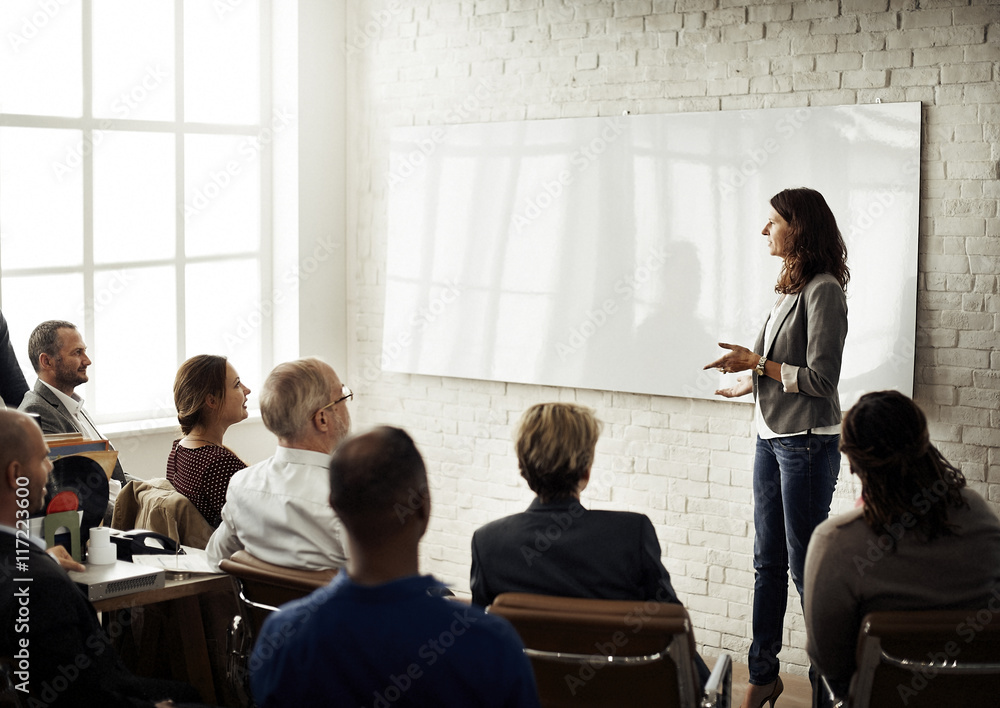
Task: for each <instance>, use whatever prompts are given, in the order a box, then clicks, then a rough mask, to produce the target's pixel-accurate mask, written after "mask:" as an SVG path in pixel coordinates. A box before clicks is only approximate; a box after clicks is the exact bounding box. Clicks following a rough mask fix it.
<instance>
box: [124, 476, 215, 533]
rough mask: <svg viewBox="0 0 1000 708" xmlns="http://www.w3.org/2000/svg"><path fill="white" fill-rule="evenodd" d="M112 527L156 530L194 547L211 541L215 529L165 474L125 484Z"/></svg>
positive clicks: (125, 529) (126, 529)
mask: <svg viewBox="0 0 1000 708" xmlns="http://www.w3.org/2000/svg"><path fill="white" fill-rule="evenodd" d="M111 527H112V528H115V529H121V530H123V531H128V530H131V529H147V530H149V531H155V532H157V533H161V534H163V535H164V536H169V537H170V538H172V539H174V540H175V541H178V542H179V543H181V544H183V545H185V546H192V547H194V548H204V547H205V546H206V545H208V539H209V538H211V536H212V532H213V531H214V530H215V529H213V528H212V526H211V525H210V524H209V523H208V522H207V521H205V517H204V516H202V515H201V513H200V512H199V511H198V510H197V509H196V508H195V506H194V504H192V503H191V501H190V500H189V499H188V498H187V497H186V496H184V495H183V494H181V493H180V492H178V491H177V490H176V489H174V486H173V485H172V484H170V482H168V481H167V480H166V479H164V478H162V477H160V478H157V479H150V480H147V481H142V480H132V481H131V482H129V483H128V484H126V485H125V486H124V487H122V491H121V492H120V493H119V494H118V499H117V500H115V513H114V517H113V518H112V520H111Z"/></svg>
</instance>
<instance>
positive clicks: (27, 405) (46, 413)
mask: <svg viewBox="0 0 1000 708" xmlns="http://www.w3.org/2000/svg"><path fill="white" fill-rule="evenodd" d="M18 410H19V411H21V412H23V413H33V414H35V415H37V416H38V424H39V425H40V426H41V428H42V432H43V433H45V434H46V435H53V434H58V433H81V434H82V433H83V431H82V430H80V426H79V424H78V423H77V422H76V419H75V418H73V416H72V415H71V414H70V412H69V410H67V408H66V406H64V405H63V402H62V401H60V400H59V397H58V396H57V395H56V394H55V393H53V392H52V389H50V388H49V387H48V386H46V385H45V384H43V383H42V382H41V381H35V387H34V388H33V389H32V390H30V391H28V392H27V393H25V394H24V400H22V401H21V405H20V406H19V407H18ZM81 413H82V414H83V415H87V414H86V412H85V411H82V410H81ZM90 424H91V425H94V422H93V421H91V422H90ZM94 430H97V426H96V425H95V426H94ZM111 478H112V479H117V480H118V481H119V482H121V483H122V484H125V482H126V479H125V471H124V470H123V469H122V463H121V462H116V463H115V471H114V473H113V474H112V475H111Z"/></svg>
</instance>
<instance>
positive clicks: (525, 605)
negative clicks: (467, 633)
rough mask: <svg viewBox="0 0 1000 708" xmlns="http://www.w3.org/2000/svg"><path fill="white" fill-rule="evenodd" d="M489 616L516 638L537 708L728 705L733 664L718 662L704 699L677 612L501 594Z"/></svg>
mask: <svg viewBox="0 0 1000 708" xmlns="http://www.w3.org/2000/svg"><path fill="white" fill-rule="evenodd" d="M489 612H490V613H492V614H496V615H499V616H501V617H505V618H506V619H508V620H509V621H510V622H511V623H512V624H513V625H514V628H515V629H516V630H517V632H518V634H519V635H520V636H521V640H522V641H523V642H524V646H525V650H524V652H525V654H526V655H527V656H528V657H529V658H530V659H531V664H532V668H533V669H534V672H535V681H536V683H537V685H538V696H539V699H540V700H541V704H542V706H543V708H569V707H571V706H572V707H573V708H586V707H589V706H594V707H597V706H602V707H607V708H611V707H616V706H634V705H656V706H678V707H679V708H728V706H729V705H730V702H731V695H732V659H731V657H730V656H729V655H726V654H724V655H722V656H720V657H719V659H718V660H717V661H716V664H715V668H714V670H713V671H712V676H711V678H710V679H709V681H708V685H707V686H706V687H705V690H704V692H703V691H702V690H701V689H700V687H699V682H698V675H697V671H696V669H695V665H694V662H693V656H694V652H695V646H694V632H693V630H692V627H691V620H690V618H689V617H688V613H687V610H685V609H684V608H683V607H682V606H681V605H675V604H668V603H660V602H632V601H618V600H592V599H580V598H567V597H552V596H546V595H533V594H528V593H505V594H502V595H500V596H498V597H497V598H496V600H494V602H493V604H492V605H491V606H490V607H489Z"/></svg>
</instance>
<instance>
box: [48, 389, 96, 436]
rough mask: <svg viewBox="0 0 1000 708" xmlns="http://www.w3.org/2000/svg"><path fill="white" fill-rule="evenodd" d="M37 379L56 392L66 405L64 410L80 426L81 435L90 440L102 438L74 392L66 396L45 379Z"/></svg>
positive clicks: (81, 400)
mask: <svg viewBox="0 0 1000 708" xmlns="http://www.w3.org/2000/svg"><path fill="white" fill-rule="evenodd" d="M38 380H39V381H41V382H42V383H43V384H45V385H46V386H47V387H48V389H49V390H50V391H52V393H54V394H56V396H57V397H58V398H59V401H60V402H61V403H62V404H63V405H64V406H66V410H67V411H69V414H70V415H71V416H73V420H75V421H76V422H77V424H78V425H79V426H80V433H81V434H82V435H83V437H85V438H89V439H90V440H103V439H104V438H102V437H101V434H100V433H99V432H98V431H97V428H96V427H94V424H93V422H92V421H91V420H90V416H88V415H87V413H86V412H85V411H84V410H83V399H82V398H80V397H79V396H78V395H76V394H75V393H74V394H73V395H72V396H67V395H66V394H65V393H63V392H62V391H60V390H59V389H57V388H55V387H54V386H50V385H49V384H48V383H46V382H45V381H42V380H41V379H38Z"/></svg>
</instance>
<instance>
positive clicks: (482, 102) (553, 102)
mask: <svg viewBox="0 0 1000 708" xmlns="http://www.w3.org/2000/svg"><path fill="white" fill-rule="evenodd" d="M922 5H928V6H929V7H927V9H919V8H920V6H922ZM385 8H388V12H389V14H391V16H392V19H391V21H390V22H389V26H387V27H385V28H384V30H383V31H382V32H381V34H379V35H378V36H376V37H373V38H372V39H371V41H370V42H368V43H367V44H366V46H365V48H364V51H361V52H357V53H352V54H351V56H349V57H348V76H349V77H350V78H349V82H348V84H349V89H348V90H349V95H348V105H349V106H350V107H351V108H350V109H349V111H348V115H349V119H348V128H347V131H348V133H347V137H348V140H347V144H348V151H349V159H348V164H349V165H350V167H349V174H348V190H349V195H348V204H349V212H348V215H347V240H348V244H349V252H348V257H349V262H350V263H352V264H353V266H354V267H353V269H352V271H351V276H350V277H351V280H350V283H349V288H350V290H349V293H350V296H349V307H350V313H349V314H350V320H349V321H350V322H351V323H353V324H352V325H351V327H352V328H351V330H350V331H348V332H347V337H348V340H349V352H350V361H349V366H348V369H349V373H348V376H347V381H349V382H350V384H351V385H352V386H353V387H354V390H355V391H356V392H357V395H356V398H355V403H354V408H353V410H354V415H355V419H356V427H358V428H364V427H366V426H368V425H374V424H383V423H384V424H393V425H399V426H402V427H404V428H406V429H407V430H409V431H410V432H411V433H412V434H413V435H414V437H415V439H416V440H417V443H418V445H419V446H420V448H421V451H422V452H423V454H424V456H425V458H426V460H427V463H428V469H429V475H430V479H431V489H432V494H433V496H434V514H433V518H432V521H431V525H430V529H429V531H428V534H427V536H426V538H425V540H424V543H423V546H422V563H423V570H424V571H425V572H430V573H434V574H435V575H437V576H438V577H440V578H442V579H443V580H445V581H446V582H448V583H450V584H451V585H453V586H454V587H455V589H456V590H457V591H459V592H460V593H461V592H466V591H467V590H468V572H469V560H470V553H469V542H470V538H471V535H472V532H473V531H474V530H475V529H476V528H477V527H478V526H480V525H481V524H483V523H485V522H486V521H489V520H491V519H495V518H497V517H499V516H502V515H504V514H508V513H511V512H515V511H520V510H522V509H523V508H524V507H526V506H527V504H528V502H529V500H530V498H531V494H530V492H529V491H528V489H527V487H526V486H525V484H524V483H523V481H522V480H521V478H520V477H519V475H518V470H517V461H516V458H515V456H514V451H513V444H512V441H511V434H512V429H513V427H514V425H515V424H516V421H517V419H518V417H519V416H520V414H521V412H522V411H523V410H524V409H525V408H526V407H527V406H528V405H530V404H531V403H534V402H537V401H543V400H566V401H579V402H582V403H584V404H586V405H589V406H592V407H594V408H596V409H597V411H598V412H599V415H600V417H601V418H602V419H603V420H604V421H605V432H604V435H603V436H602V439H601V442H600V443H599V445H598V455H597V460H596V462H595V466H594V471H593V481H592V483H591V486H590V488H589V489H588V490H587V492H585V494H584V501H585V503H587V504H588V505H590V506H591V507H593V508H605V509H626V510H633V511H640V512H643V513H645V514H648V515H649V516H650V518H651V519H652V520H653V523H654V526H655V527H656V530H657V533H658V534H659V538H660V542H661V545H662V546H663V548H664V562H665V564H666V565H667V568H668V569H669V570H670V572H671V574H672V576H673V578H674V580H675V585H676V588H677V590H678V592H679V594H680V595H681V598H682V600H683V601H684V602H685V603H686V605H687V606H688V608H689V609H690V611H691V616H692V618H693V621H694V623H695V625H696V634H697V638H698V640H699V644H700V645H701V648H702V649H703V651H704V653H705V654H706V655H709V656H711V655H715V654H718V653H719V652H720V651H730V652H734V653H736V654H737V658H738V659H741V660H742V659H743V652H745V650H746V648H747V646H748V643H749V639H748V638H749V636H750V619H749V618H750V615H751V607H750V599H751V595H752V586H753V570H752V564H751V556H752V550H753V525H752V518H753V510H752V503H751V492H750V466H751V461H752V454H753V453H752V450H753V445H752V441H751V440H750V433H751V417H752V410H751V409H750V407H749V406H746V405H739V404H734V403H731V402H726V401H721V400H720V401H718V402H714V401H700V400H699V401H695V400H689V399H673V398H662V397H654V396H639V395H622V394H617V393H611V392H605V391H584V390H573V389H560V388H546V387H542V386H524V385H515V384H503V383H496V382H477V381H469V380H459V379H448V378H428V377H416V376H403V375H398V374H389V373H383V372H382V371H381V370H380V367H379V353H380V350H381V324H380V323H381V316H382V312H383V306H384V298H385V293H384V282H385V250H386V249H385V242H386V219H385V211H386V194H387V190H386V165H387V164H388V130H389V129H390V127H392V126H398V125H413V124H445V125H446V124H448V123H456V122H478V121H499V120H523V119H532V118H551V117H565V116H601V115H618V114H620V113H621V112H622V110H624V109H626V108H628V109H633V110H635V111H636V112H642V113H665V112H681V111H692V110H696V111H704V110H729V109H737V108H760V107H772V106H814V105H815V106H818V105H829V104H831V103H839V104H855V103H858V104H860V103H870V102H873V101H874V100H875V99H876V98H881V99H882V100H883V101H903V100H919V101H921V102H922V103H923V106H924V109H923V113H924V126H923V141H922V145H921V154H922V165H921V180H922V183H921V196H922V203H921V220H920V226H919V251H920V259H919V270H920V272H919V277H918V291H919V292H918V305H917V308H918V310H917V338H916V352H915V355H916V370H915V393H914V396H915V398H916V399H917V401H918V402H919V403H920V404H921V405H922V406H923V407H924V409H925V411H926V412H927V414H928V418H929V420H930V421H931V424H932V435H933V437H934V440H935V442H936V443H937V444H938V445H939V446H940V447H941V449H942V451H943V452H944V453H945V455H946V456H948V457H949V458H950V459H952V460H953V461H954V462H955V463H956V464H958V465H960V466H961V467H962V469H963V470H964V471H965V473H966V474H967V476H968V477H969V480H970V486H971V487H972V488H973V489H976V490H977V491H979V492H981V493H982V494H983V495H984V496H986V497H987V498H988V499H990V500H991V501H992V502H993V503H994V504H996V505H997V509H998V510H1000V434H998V432H997V431H998V429H1000V284H998V273H1000V210H998V201H1000V187H998V184H997V180H998V177H1000V173H998V161H1000V92H998V91H997V85H998V81H1000V76H998V71H1000V70H998V62H1000V50H998V49H997V47H998V44H997V39H998V37H1000V5H998V4H997V3H996V2H993V1H992V0H985V1H984V0H950V1H949V2H931V3H914V2H900V1H897V0H892V1H891V2H887V0H842V2H839V3H838V2H834V1H833V0H823V1H822V2H807V1H806V0H793V1H792V2H790V3H780V4H778V3H775V4H771V3H761V2H759V1H754V0H746V2H745V3H741V2H740V0H726V1H725V2H721V3H720V2H717V1H716V0H676V1H673V0H655V1H652V2H651V1H650V0H614V1H612V0H537V1H527V0H465V1H463V2H460V3H459V2H454V3H442V2H440V1H439V0H392V1H391V2H386V0H348V34H349V35H351V34H352V32H353V31H354V30H355V29H356V30H358V31H362V32H363V27H364V25H365V22H366V21H367V20H368V19H370V17H371V16H372V14H373V13H376V14H377V13H378V12H380V11H381V10H383V9H385ZM427 18H431V20H432V21H427ZM859 493H860V488H859V485H858V483H857V481H856V480H855V479H854V478H853V477H852V476H850V475H849V474H847V472H846V470H845V471H844V472H843V473H842V475H841V478H840V482H839V484H838V488H837V492H836V495H835V498H834V508H833V512H834V513H838V512H842V511H845V510H847V509H849V508H850V507H851V506H852V505H853V500H854V499H855V498H856V497H857V496H858V494H859ZM786 627H787V629H786V633H785V634H786V641H787V642H788V643H787V644H786V649H785V650H784V651H783V652H782V658H783V660H784V661H785V662H787V663H788V664H789V668H790V670H792V671H796V672H798V673H805V669H806V665H807V657H806V655H805V652H804V646H805V633H804V630H803V625H802V619H801V612H800V611H799V603H798V600H797V598H796V597H795V594H794V589H793V590H792V595H791V597H790V601H789V610H788V621H787V624H786Z"/></svg>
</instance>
